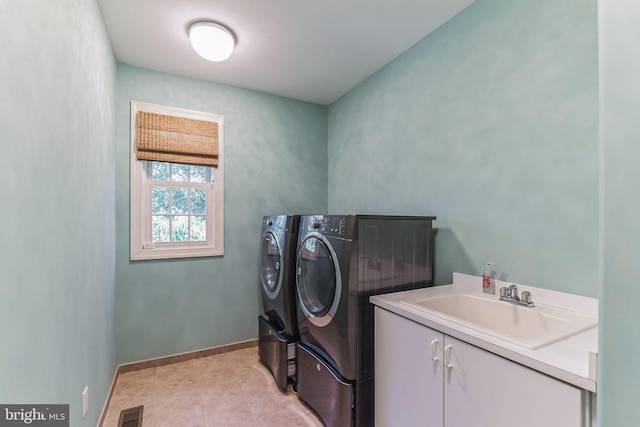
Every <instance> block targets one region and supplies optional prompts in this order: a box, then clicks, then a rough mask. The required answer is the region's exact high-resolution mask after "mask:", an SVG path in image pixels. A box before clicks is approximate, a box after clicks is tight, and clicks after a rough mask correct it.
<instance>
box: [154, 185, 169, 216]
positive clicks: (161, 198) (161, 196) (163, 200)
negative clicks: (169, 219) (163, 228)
mask: <svg viewBox="0 0 640 427" xmlns="http://www.w3.org/2000/svg"><path fill="white" fill-rule="evenodd" d="M151 213H152V214H168V213H169V189H168V188H163V187H152V188H151Z"/></svg>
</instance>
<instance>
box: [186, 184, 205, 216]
mask: <svg viewBox="0 0 640 427" xmlns="http://www.w3.org/2000/svg"><path fill="white" fill-rule="evenodd" d="M190 193H191V214H193V215H204V214H206V213H207V192H206V191H205V190H202V189H195V188H192V189H191V190H190Z"/></svg>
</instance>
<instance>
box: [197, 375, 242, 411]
mask: <svg viewBox="0 0 640 427" xmlns="http://www.w3.org/2000/svg"><path fill="white" fill-rule="evenodd" d="M200 401H201V402H202V412H203V414H204V416H205V417H209V416H210V415H213V414H215V413H216V412H219V411H221V410H225V409H228V408H232V407H234V406H237V405H245V404H246V400H245V397H244V393H243V392H242V389H241V388H240V386H239V385H238V384H235V383H232V384H230V385H229V386H227V387H211V388H207V389H200Z"/></svg>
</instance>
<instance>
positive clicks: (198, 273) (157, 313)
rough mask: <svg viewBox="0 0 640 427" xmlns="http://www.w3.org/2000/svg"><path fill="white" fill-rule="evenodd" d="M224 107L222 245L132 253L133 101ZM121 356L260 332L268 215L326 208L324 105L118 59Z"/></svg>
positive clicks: (210, 108)
mask: <svg viewBox="0 0 640 427" xmlns="http://www.w3.org/2000/svg"><path fill="white" fill-rule="evenodd" d="M131 100H136V101H143V102H150V103H154V104H162V105H168V106H171V107H179V108H187V109H191V110H199V111H206V112H210V113H216V114H222V115H223V116H224V131H225V134H224V144H225V145H224V156H225V158H224V162H225V163H224V167H225V171H224V172H225V177H224V185H225V231H224V233H225V254H224V257H218V258H201V259H186V260H185V259H182V260H169V261H167V260H164V261H138V262H131V261H129V150H130V147H129V144H130V140H129V138H130V136H129V126H130V125H129V102H130V101H131ZM116 145H117V149H116V150H117V159H116V165H117V202H116V211H117V238H116V246H117V250H116V253H117V257H116V258H117V260H116V279H117V280H116V281H117V290H116V331H117V348H118V361H119V362H120V363H122V362H131V361H136V360H141V359H147V358H153V357H159V356H166V355H169V354H176V353H181V352H186V351H192V350H198V349H203V348H208V347H213V346H218V345H223V344H229V343H233V342H237V341H242V340H247V339H254V338H256V337H257V335H258V332H257V327H258V324H257V315H258V313H259V312H260V311H261V309H262V305H261V304H262V303H261V300H260V293H259V276H258V260H259V258H258V256H259V244H260V232H261V223H262V217H263V216H264V215H273V214H281V213H308V212H311V213H313V212H325V211H326V210H327V107H324V106H320V105H316V104H309V103H304V102H300V101H294V100H291V99H287V98H282V97H277V96H273V95H267V94H264V93H259V92H255V91H250V90H246V89H240V88H235V87H230V86H224V85H218V84H213V83H208V82H204V81H200V80H194V79H187V78H183V77H178V76H175V75H170V74H164V73H160V72H155V71H151V70H146V69H141V68H136V67H132V66H129V65H123V64H119V65H118V72H117V90H116Z"/></svg>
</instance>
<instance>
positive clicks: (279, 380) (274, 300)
mask: <svg viewBox="0 0 640 427" xmlns="http://www.w3.org/2000/svg"><path fill="white" fill-rule="evenodd" d="M299 222H300V216H299V215H274V216H265V217H264V218H263V219H262V240H261V244H260V289H261V294H262V305H263V308H264V315H260V316H258V329H259V339H258V355H259V357H260V360H261V361H262V363H264V364H265V365H266V366H267V367H268V368H269V370H271V372H272V374H273V376H274V379H275V381H276V384H277V385H278V387H279V388H280V389H281V390H285V389H286V388H287V386H288V384H289V383H291V382H293V378H294V377H295V342H296V340H297V337H298V324H297V319H296V300H295V259H296V245H297V236H298V226H299Z"/></svg>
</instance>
